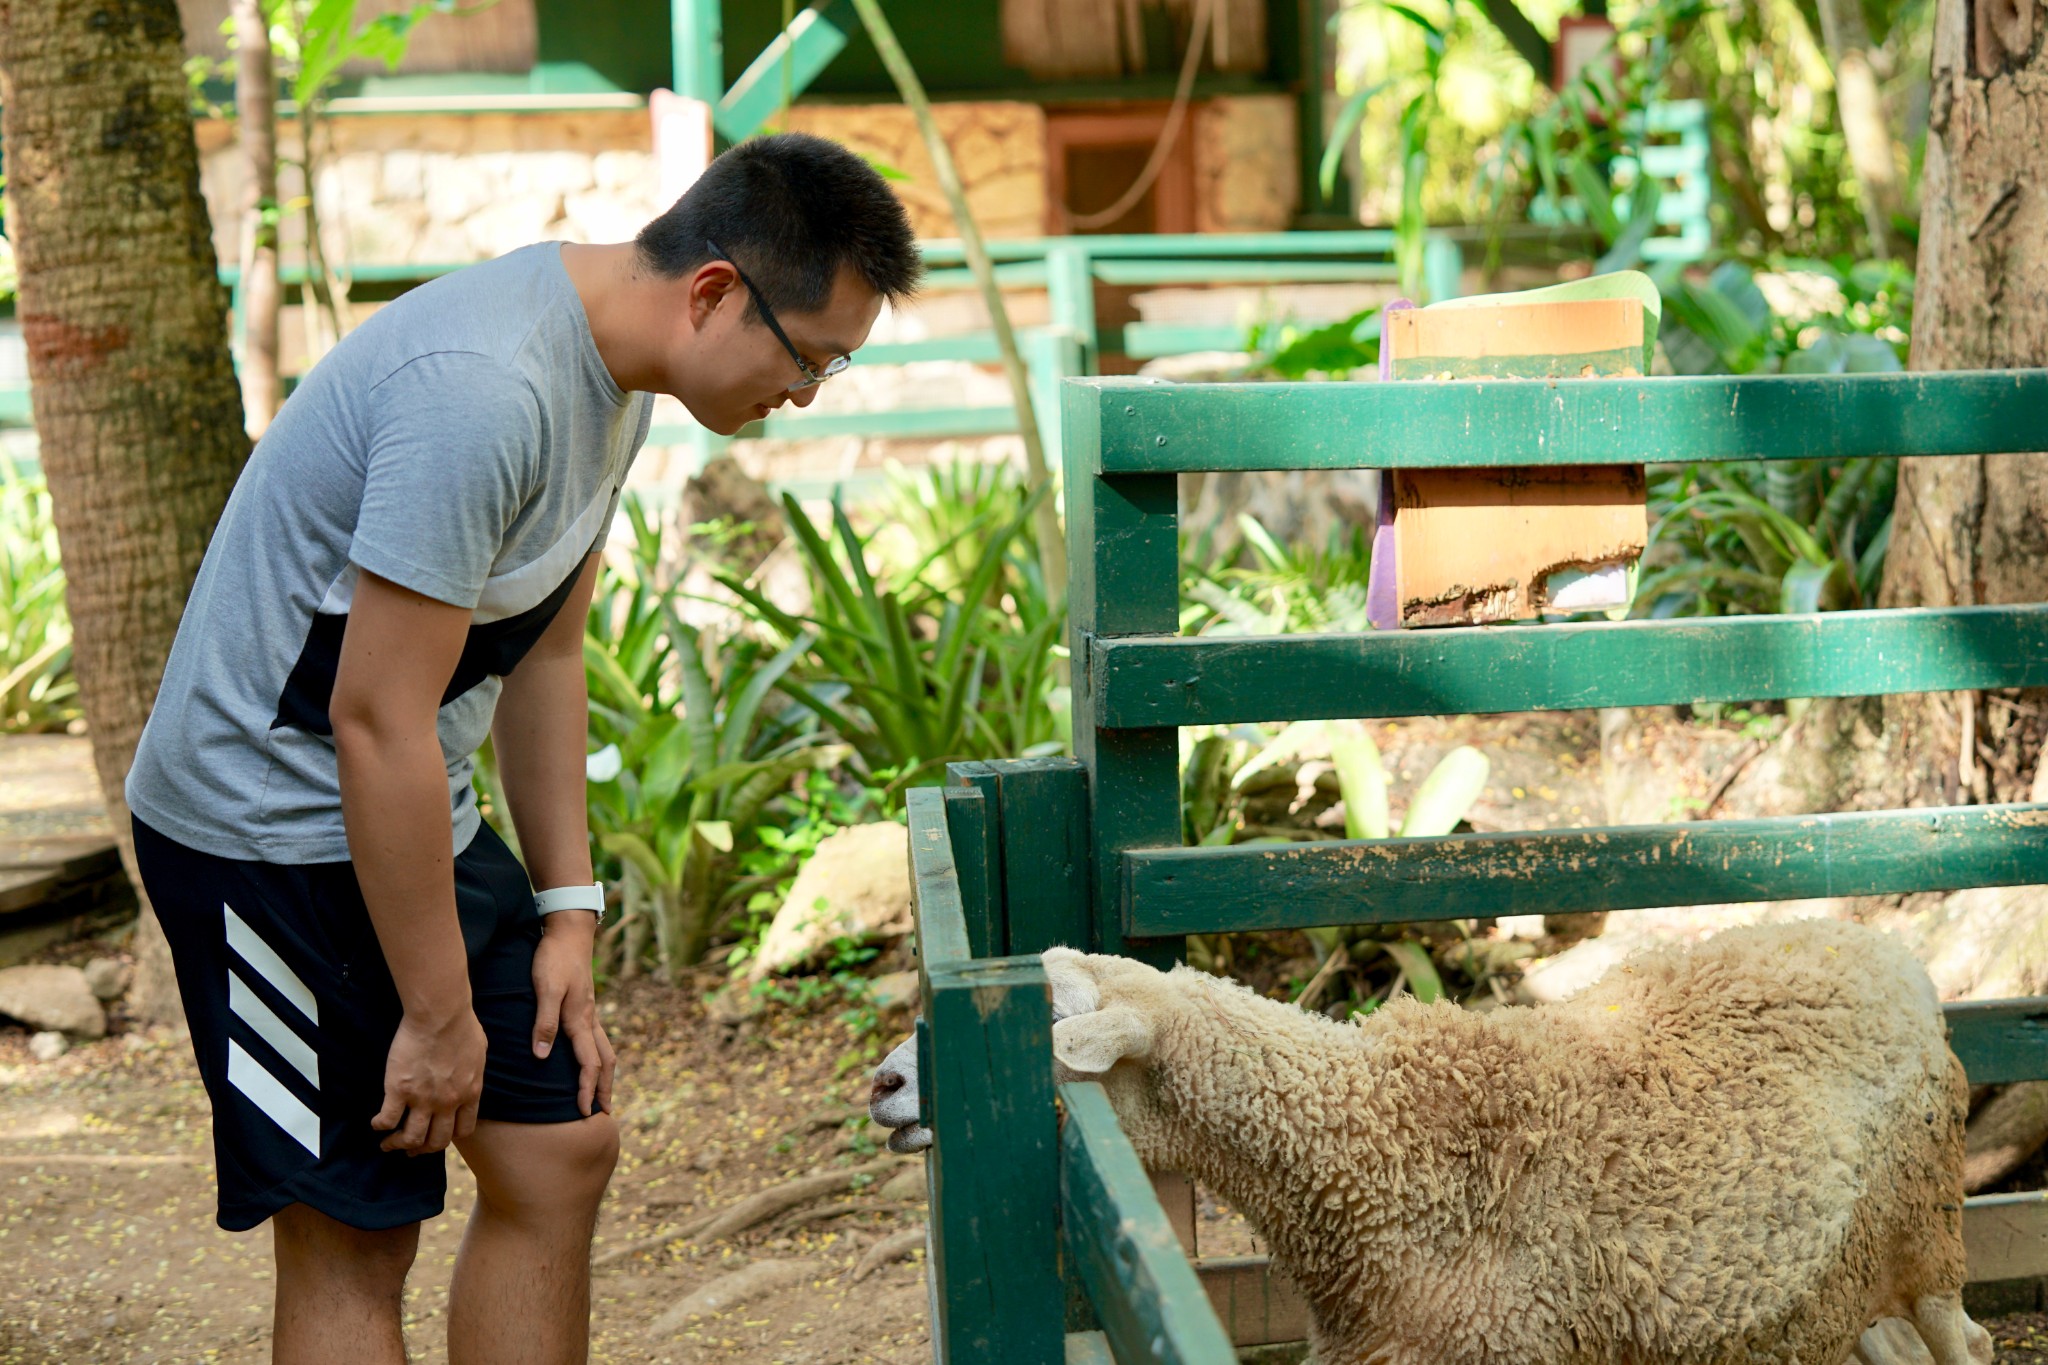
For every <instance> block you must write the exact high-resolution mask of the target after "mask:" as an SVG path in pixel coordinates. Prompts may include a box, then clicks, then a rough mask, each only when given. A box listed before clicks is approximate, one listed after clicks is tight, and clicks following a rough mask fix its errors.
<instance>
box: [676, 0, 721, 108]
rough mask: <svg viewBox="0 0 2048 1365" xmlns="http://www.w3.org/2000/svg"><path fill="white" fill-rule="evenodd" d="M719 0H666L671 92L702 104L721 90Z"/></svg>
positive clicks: (711, 101)
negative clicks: (667, 3)
mask: <svg viewBox="0 0 2048 1365" xmlns="http://www.w3.org/2000/svg"><path fill="white" fill-rule="evenodd" d="M721 4H723V0H669V11H668V14H669V67H670V69H671V71H672V72H673V73H674V75H673V80H674V82H675V86H674V89H675V92H676V93H677V94H678V95H687V96H689V97H690V98H691V99H693V100H703V101H704V102H705V103H706V104H717V103H718V97H719V96H720V95H722V94H724V93H725V40H724V27H725V26H724V22H723V20H724V16H723V14H722V13H721V12H720V8H719V7H720V5H721Z"/></svg>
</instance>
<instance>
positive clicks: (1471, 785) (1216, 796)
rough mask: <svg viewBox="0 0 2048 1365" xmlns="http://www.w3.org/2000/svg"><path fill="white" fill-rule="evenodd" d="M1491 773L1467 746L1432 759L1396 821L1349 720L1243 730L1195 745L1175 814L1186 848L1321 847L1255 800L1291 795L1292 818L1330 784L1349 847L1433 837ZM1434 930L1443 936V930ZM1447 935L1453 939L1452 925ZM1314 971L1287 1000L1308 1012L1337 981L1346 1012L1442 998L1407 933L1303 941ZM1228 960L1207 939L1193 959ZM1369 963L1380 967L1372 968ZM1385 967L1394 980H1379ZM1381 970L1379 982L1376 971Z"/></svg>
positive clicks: (1314, 833) (1465, 808) (1382, 780)
mask: <svg viewBox="0 0 2048 1365" xmlns="http://www.w3.org/2000/svg"><path fill="white" fill-rule="evenodd" d="M1490 770H1491V764H1490V763H1489V762H1488V760H1487V758H1486V756H1485V755H1484V754H1482V753H1480V752H1479V751H1478V750H1477V749H1474V748H1472V747H1471V746H1469V745H1461V746H1459V747H1458V748H1455V749H1453V750H1452V751H1451V752H1450V753H1448V754H1446V755H1445V756H1444V757H1443V758H1442V759H1441V760H1439V761H1438V762H1437V764H1436V766H1435V767H1434V768H1432V769H1431V770H1430V772H1429V774H1428V775H1427V776H1425V777H1424V778H1423V780H1422V781H1421V783H1420V784H1418V785H1417V786H1416V788H1415V790H1414V792H1413V793H1412V795H1411V796H1410V797H1409V799H1408V802H1407V806H1406V809H1405V810H1404V811H1403V813H1402V818H1401V821H1400V823H1399V824H1398V825H1396V824H1394V822H1393V820H1392V818H1391V815H1390V802H1389V794H1388V793H1389V782H1388V778H1387V773H1386V769H1385V767H1384V765H1383V763H1382V760H1381V757H1380V751H1379V747H1378V746H1377V745H1376V744H1375V743H1374V742H1373V739H1372V735H1371V733H1370V732H1369V731H1368V730H1367V729H1366V728H1365V726H1364V725H1362V724H1360V723H1358V722H1356V721H1296V722H1294V723H1293V724H1291V725H1287V726H1284V727H1282V728H1281V729H1280V730H1279V731H1278V732H1277V733H1275V734H1272V735H1270V736H1267V735H1266V734H1265V733H1264V732H1263V731H1260V730H1256V729H1251V728H1249V727H1246V728H1243V729H1240V730H1236V731H1230V730H1223V731H1216V732H1212V733H1210V734H1207V735H1203V736H1201V737H1199V738H1197V739H1196V740H1195V741H1194V743H1193V745H1192V747H1191V749H1190V751H1189V753H1188V757H1187V761H1186V763H1185V765H1184V767H1183V775H1182V787H1181V813H1182V826H1183V830H1182V832H1183V834H1184V835H1185V837H1186V839H1187V841H1188V842H1189V843H1194V844H1202V845H1209V846H1216V845H1224V844H1231V843H1236V842H1239V840H1240V836H1246V835H1249V836H1251V837H1249V838H1248V839H1246V840H1245V841H1246V842H1251V843H1267V842H1280V841H1282V840H1283V839H1288V838H1294V839H1317V838H1323V837H1329V834H1333V833H1335V832H1337V831H1329V832H1327V833H1326V831H1325V829H1324V828H1323V826H1324V825H1325V824H1326V823H1327V822H1328V816H1329V815H1333V814H1334V813H1335V808H1334V807H1331V808H1329V810H1328V811H1327V812H1326V814H1325V815H1324V816H1323V817H1321V818H1316V819H1313V820H1301V821H1299V822H1298V823H1297V824H1296V825H1295V826H1294V827H1293V828H1289V829H1279V828H1276V827H1275V826H1274V825H1272V824H1270V823H1266V818H1267V817H1263V816H1260V815H1259V814H1257V813H1256V811H1255V807H1256V806H1257V804H1258V803H1259V799H1260V795H1261V794H1262V793H1265V792H1270V791H1272V790H1273V789H1274V788H1276V787H1277V788H1278V790H1279V791H1280V792H1281V794H1282V795H1283V797H1284V796H1286V795H1288V794H1290V793H1291V794H1293V795H1294V801H1293V803H1292V806H1291V807H1290V809H1291V810H1293V811H1297V812H1302V813H1306V810H1307V807H1308V802H1307V793H1309V792H1310V791H1311V790H1313V789H1317V788H1320V787H1321V786H1322V785H1323V779H1324V777H1325V776H1328V777H1329V778H1331V779H1332V781H1333V784H1334V786H1335V787H1336V789H1337V794H1338V796H1339V797H1340V798H1341V799H1342V802H1343V811H1342V814H1343V823H1342V828H1341V833H1342V835H1343V837H1345V838H1347V839H1388V838H1401V839H1413V838H1434V837H1439V836H1442V835H1446V834H1450V833H1451V832H1453V831H1454V830H1456V829H1457V827H1458V825H1459V824H1460V823H1462V822H1463V821H1464V819H1465V817H1466V815H1467V814H1469V813H1470V811H1471V809H1472V806H1473V804H1474V803H1475V802H1476V801H1478V799H1479V796H1480V793H1481V792H1483V791H1484V790H1485V787H1486V781H1487V777H1488V775H1489V772H1490ZM1439 932H1441V931H1439ZM1450 932H1452V933H1454V934H1456V933H1458V932H1459V930H1458V927H1457V926H1456V925H1455V922H1454V923H1453V925H1452V926H1451V929H1450ZM1305 934H1306V938H1307V940H1308V941H1309V943H1311V944H1312V945H1313V946H1314V948H1315V951H1316V954H1317V956H1318V958H1319V959H1320V960H1321V963H1322V965H1321V967H1319V968H1318V969H1317V971H1316V972H1315V974H1314V975H1313V976H1311V977H1309V978H1307V979H1306V980H1303V981H1301V982H1299V983H1297V988H1296V989H1295V990H1294V992H1293V995H1294V998H1295V999H1296V1001H1297V1003H1300V1004H1301V1005H1302V1006H1303V1008H1313V1007H1315V1006H1316V1005H1317V1004H1318V1003H1319V1001H1320V999H1321V997H1322V996H1323V995H1324V994H1325V993H1326V989H1327V988H1328V987H1330V986H1331V985H1332V984H1333V983H1339V982H1341V983H1342V989H1343V990H1344V991H1346V992H1348V993H1349V994H1348V996H1345V997H1341V998H1344V999H1348V1000H1349V1002H1350V1003H1349V1005H1348V1006H1347V1007H1346V1008H1347V1010H1348V1012H1351V1013H1357V1012H1362V1011H1365V1010H1369V1009H1371V1008H1373V1007H1375V1006H1376V1005H1377V1004H1378V1002H1379V1001H1381V1000H1384V999H1386V998H1388V997H1389V996H1391V995H1392V994H1393V993H1394V992H1395V991H1397V990H1398V989H1400V988H1401V987H1402V986H1406V987H1407V989H1409V990H1410V991H1411V992H1413V994H1414V995H1415V996H1416V998H1417V999H1419V1000H1422V1001H1424V1002H1425V1003H1426V1002H1428V1001H1431V1000H1435V999H1438V998H1440V997H1441V996H1442V995H1443V994H1444V990H1445V988H1444V983H1443V980H1442V976H1441V974H1440V973H1439V971H1438V969H1437V966H1436V963H1435V960H1434V959H1433V957H1432V953H1431V948H1432V944H1431V942H1430V940H1429V939H1428V937H1426V936H1422V935H1418V934H1417V933H1416V932H1415V931H1414V929H1413V927H1411V926H1403V925H1369V926H1352V927H1337V926H1333V927H1325V928H1316V929H1310V930H1307V931H1305ZM1230 955H1231V954H1230V952H1229V950H1228V949H1227V948H1225V947H1224V946H1223V945H1222V944H1220V943H1218V942H1217V941H1215V939H1214V938H1213V937H1209V938H1204V939H1201V940H1199V941H1196V942H1192V943H1191V944H1190V946H1189V956H1190V959H1191V960H1197V961H1212V962H1213V961H1217V960H1219V959H1220V958H1223V957H1227V956H1230ZM1375 963H1378V964H1379V966H1378V967H1377V968H1376V967H1375V966H1374V964H1375ZM1387 968H1390V969H1391V971H1390V972H1389V971H1388V970H1385V969H1387ZM1376 971H1377V973H1378V974H1377V975H1375V972H1376Z"/></svg>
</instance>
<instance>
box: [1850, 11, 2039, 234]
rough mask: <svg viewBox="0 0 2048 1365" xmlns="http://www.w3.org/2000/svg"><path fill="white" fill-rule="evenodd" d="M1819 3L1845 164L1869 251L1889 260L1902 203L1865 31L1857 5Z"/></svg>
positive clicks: (1865, 25)
mask: <svg viewBox="0 0 2048 1365" xmlns="http://www.w3.org/2000/svg"><path fill="white" fill-rule="evenodd" d="M1819 3H1820V28H1821V34H1822V39H1823V41H1824V42H1825V43H1826V44H1827V50H1828V64H1829V65H1830V66H1832V67H1833V68H1834V72H1835V107H1836V109H1837V110H1838V111H1839V112H1840V114H1841V118H1842V136H1843V138H1844V140H1846V141H1847V142H1848V144H1849V164H1850V165H1851V166H1852V167H1853V168H1854V169H1855V172H1856V194H1857V197H1858V198H1859V199H1860V200H1861V201H1862V205H1863V223H1864V227H1865V229H1866V230H1867V231H1868V232H1869V234H1870V250H1871V253H1872V254H1873V255H1875V256H1879V257H1882V258H1885V259H1890V258H1891V257H1892V256H1895V255H1897V254H1899V247H1900V245H1901V244H1900V241H1899V237H1898V234H1897V232H1896V231H1895V230H1894V228H1893V226H1892V219H1893V216H1894V215H1895V214H1897V213H1898V211H1899V209H1900V207H1901V203H1902V200H1901V195H1900V186H1899V163H1898V158H1897V156H1896V155H1895V154H1894V153H1893V151H1892V132H1891V125H1890V124H1889V123H1888V122H1887V121H1886V119H1885V116H1884V97H1883V95H1881V94H1880V93H1879V92H1878V88H1877V73H1876V72H1875V71H1873V70H1872V69H1871V66H1870V28H1869V26H1868V25H1867V24H1865V23H1864V21H1863V0H1819ZM2026 3H2029V4H2031V3H2033V0H2026Z"/></svg>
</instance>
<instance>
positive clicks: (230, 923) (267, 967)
mask: <svg viewBox="0 0 2048 1365" xmlns="http://www.w3.org/2000/svg"><path fill="white" fill-rule="evenodd" d="M220 908H221V913H222V914H224V915H226V916H227V927H228V947H230V948H233V949H234V950H235V951H236V952H237V953H240V954H241V955H242V961H244V962H246V963H248V964H249V966H250V967H251V968H253V969H254V970H255V972H256V974H257V975H258V976H260V977H262V978H263V979H264V980H265V981H268V982H269V983H270V984H271V985H273V986H275V987H277V989H278V993H279V994H281V995H283V996H284V998H285V999H287V1000H289V1001H291V1002H292V1003H293V1004H294V1005H297V1006H298V1007H299V1013H301V1014H303V1015H305V1016H306V1021H307V1022H308V1023H311V1024H318V1023H319V1022H320V1006H319V1004H318V1003H317V1002H316V1001H315V1000H314V999H313V992H311V991H309V990H307V989H306V983H305V982H303V981H301V980H299V974H298V973H297V972H295V971H293V970H292V969H291V968H290V967H288V966H286V965H285V961H284V959H283V958H281V957H279V956H278V955H277V952H276V950H275V949H273V948H272V947H271V946H270V945H269V944H268V943H265V942H264V941H263V940H262V938H260V937H259V936H258V935H257V933H256V931H255V930H254V929H251V928H250V927H249V924H248V921H246V920H244V919H243V918H242V917H241V916H240V915H238V914H236V913H235V908H234V907H233V906H232V905H229V904H227V903H226V902H225V901H223V902H222V903H221V907H220Z"/></svg>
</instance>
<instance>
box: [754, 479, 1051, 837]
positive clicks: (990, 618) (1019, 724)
mask: <svg viewBox="0 0 2048 1365" xmlns="http://www.w3.org/2000/svg"><path fill="white" fill-rule="evenodd" d="M783 505H784V512H785V514H786V516H787V517H788V521H789V526H790V529H791V532H792V534H793V535H794V538H795V540H796V544H797V548H798V551H799V553H800V555H801V557H802V561H803V564H804V567H805V570H806V572H807V574H808V576H809V579H810V586H811V593H812V600H811V610H810V612H809V613H808V614H807V615H798V614H796V613H794V612H791V611H789V610H787V609H785V608H784V607H782V606H780V605H778V604H777V603H775V602H773V601H771V600H770V599H769V598H768V597H767V595H766V594H765V593H763V592H761V591H760V590H759V589H758V588H757V587H755V586H753V585H752V584H750V583H747V582H745V581H743V580H741V579H739V578H737V577H734V576H733V575H731V574H721V575H720V576H719V581H720V582H721V583H722V584H723V585H724V586H725V587H726V589H727V590H728V591H730V592H731V593H732V594H733V596H734V597H735V598H737V599H738V600H739V602H740V603H742V604H743V606H744V608H745V610H746V611H747V613H748V615H749V616H751V617H752V619H753V620H754V621H755V622H756V623H757V624H758V625H759V626H760V627H761V628H762V629H764V630H766V631H768V632H769V633H770V634H771V636H772V638H774V639H775V640H776V642H777V643H778V644H780V645H781V646H782V647H783V650H784V653H785V654H787V655H788V656H789V657H790V659H791V660H792V663H791V666H790V667H789V669H788V676H787V677H786V678H784V679H783V680H782V682H781V688H782V690H783V691H784V692H785V693H787V694H788V695H789V696H791V697H793V698H795V699H796V700H797V701H798V702H800V703H802V704H803V705H804V706H806V707H808V708H810V710H811V711H812V712H814V713H815V714H816V715H817V716H818V717H819V718H820V719H821V720H823V721H824V722H825V723H826V724H827V725H829V726H830V727H831V728H832V729H833V730H834V731H836V732H837V733H838V734H839V736H840V737H841V738H843V739H845V740H846V741H847V742H848V743H849V744H851V745H852V746H853V748H854V749H855V751H856V752H857V753H858V754H859V756H860V760H861V763H862V765H863V766H864V767H865V769H866V770H867V772H868V773H870V774H871V775H877V776H879V775H881V774H884V773H889V774H893V777H892V778H891V780H890V782H889V786H888V791H889V794H890V799H891V801H892V802H893V801H895V800H897V799H898V798H899V797H900V793H901V792H902V790H903V789H904V788H906V787H908V786H910V785H912V784H913V783H914V782H917V781H919V780H922V779H925V778H928V777H930V776H931V775H932V774H934V773H936V772H937V771H938V770H939V769H941V768H942V767H943V766H944V765H945V764H946V763H948V762H952V761H955V760H959V759H969V758H989V757H1005V758H1013V757H1019V756H1030V755H1033V754H1043V753H1047V752H1056V751H1057V749H1058V747H1059V740H1058V738H1057V730H1056V726H1055V718H1054V716H1053V712H1052V708H1051V706H1050V705H1049V704H1048V695H1049V693H1050V689H1051V684H1052V681H1053V679H1054V676H1055V675H1054V670H1053V667H1052V664H1053V659H1054V649H1055V646H1056V644H1057V642H1058V641H1059V639H1060V635H1061V632H1062V629H1063V627H1064V623H1065V622H1064V612H1063V611H1058V610H1054V609H1052V608H1050V607H1049V606H1047V605H1046V603H1045V600H1044V597H1043V596H1042V594H1033V593H1024V594H1021V595H1020V594H1017V593H1014V592H1011V593H1005V592H1001V591H1000V590H999V589H1000V587H1001V585H1002V584H1003V582H1004V581H1005V579H1006V577H1007V578H1010V579H1012V580H1013V581H1016V580H1017V579H1018V576H1019V575H1020V574H1022V573H1023V572H1024V571H1023V570H1021V569H1020V568H1019V566H1018V565H1016V564H1014V563H1013V562H1012V551H1013V549H1014V548H1016V547H1018V546H1019V545H1020V538H1021V537H1023V536H1024V535H1025V534H1026V533H1027V529H1028V527H1029V524H1030V519H1031V517H1032V516H1033V514H1034V513H1035V511H1036V507H1037V497H1036V496H1033V497H1027V498H1024V499H1022V500H1020V501H1019V503H1018V505H1017V507H1016V509H1015V513H1014V515H1012V516H1010V517H1009V518H1008V519H1007V520H1004V521H1001V522H1000V523H997V522H996V520H995V517H994V514H992V513H984V514H982V515H980V516H977V517H975V518H973V519H972V520H970V521H969V522H968V523H967V525H966V526H965V527H963V528H962V529H960V530H959V531H957V532H955V533H953V534H951V535H948V536H946V537H945V538H944V539H942V540H941V541H940V543H939V544H938V545H936V546H935V547H933V548H932V549H931V550H930V551H929V552H927V553H925V554H924V555H923V556H922V558H920V559H919V561H918V562H917V563H915V564H914V565H912V566H911V567H910V568H909V569H908V571H906V572H904V573H902V574H900V575H895V576H893V580H894V581H891V580H890V579H889V578H884V577H878V576H877V575H876V573H875V571H874V570H873V569H872V568H871V567H870V564H869V556H868V542H867V540H866V539H865V538H863V537H862V536H861V535H860V534H859V533H858V532H857V531H856V530H855V529H854V525H853V522H852V520H851V519H850V518H849V516H848V515H847V512H846V509H845V507H844V506H843V505H841V504H838V503H835V504H834V505H833V509H832V524H831V526H830V527H829V528H824V527H820V526H818V525H817V524H816V523H814V522H813V521H812V520H811V519H810V517H809V516H808V515H806V514H805V512H804V510H803V508H802V507H801V506H799V505H798V503H797V501H796V500H795V499H794V498H789V497H785V498H784V500H783ZM976 537H978V538H981V544H980V549H979V552H978V553H977V554H975V555H974V556H973V557H972V558H971V559H970V560H967V561H965V563H964V564H961V565H955V564H953V562H952V561H950V560H949V559H948V558H947V556H948V555H949V554H950V552H951V551H952V550H954V549H955V548H956V547H958V546H960V545H961V544H962V543H964V542H966V541H968V540H969V539H970V538H976ZM942 561H943V567H939V568H935V567H934V566H937V565H941V564H942ZM956 568H959V569H964V576H961V577H958V578H957V580H956V579H955V570H956ZM1021 581H1025V582H1037V581H1040V580H1038V579H1037V578H1036V577H1035V575H1025V576H1024V577H1023V578H1022V580H1021ZM941 583H951V584H952V586H950V587H945V588H942V587H940V586H938V584H941Z"/></svg>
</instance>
